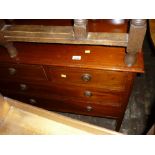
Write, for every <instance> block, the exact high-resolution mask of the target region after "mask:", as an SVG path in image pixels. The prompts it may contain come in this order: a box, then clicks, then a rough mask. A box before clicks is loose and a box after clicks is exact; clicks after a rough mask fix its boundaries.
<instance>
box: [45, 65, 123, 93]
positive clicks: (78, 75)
mask: <svg viewBox="0 0 155 155" xmlns="http://www.w3.org/2000/svg"><path fill="white" fill-rule="evenodd" d="M47 74H48V76H49V80H50V81H51V82H53V83H57V84H60V83H63V84H72V85H86V86H94V87H99V88H104V89H105V90H117V91H123V90H124V86H125V85H124V82H125V77H126V73H122V72H113V71H104V70H93V69H80V70H79V68H73V67H72V68H71V67H55V66H54V67H48V68H47ZM86 74H88V75H89V76H90V77H91V78H90V79H89V80H88V81H85V80H84V79H83V78H84V76H85V75H86ZM64 75H65V77H63V76H64Z"/></svg>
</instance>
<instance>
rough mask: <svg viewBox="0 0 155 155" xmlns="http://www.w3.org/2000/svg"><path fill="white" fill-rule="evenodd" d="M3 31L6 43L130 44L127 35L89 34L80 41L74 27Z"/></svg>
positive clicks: (6, 28)
mask: <svg viewBox="0 0 155 155" xmlns="http://www.w3.org/2000/svg"><path fill="white" fill-rule="evenodd" d="M1 31H2V32H3V35H4V38H5V40H6V41H18V42H37V43H62V44H89V45H90V44H91V45H107V46H122V47H126V46H127V44H128V34H127V33H96V32H88V35H87V37H86V38H83V39H78V38H76V37H75V35H74V30H73V27H72V26H38V25H4V26H3V28H2V29H1Z"/></svg>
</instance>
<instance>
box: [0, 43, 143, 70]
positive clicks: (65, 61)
mask: <svg viewBox="0 0 155 155" xmlns="http://www.w3.org/2000/svg"><path fill="white" fill-rule="evenodd" d="M14 45H15V47H16V49H17V50H18V51H19V52H18V56H17V57H16V59H10V57H9V56H8V55H7V53H6V50H5V49H4V48H2V47H1V48H0V51H1V52H0V60H1V62H9V63H10V62H14V63H17V62H18V63H25V64H44V65H54V66H68V67H80V68H93V69H104V70H113V71H129V72H144V64H143V53H142V52H141V53H138V54H137V62H136V64H134V66H132V67H127V66H126V65H125V64H124V57H125V48H120V47H117V48H116V47H104V46H86V45H83V46H82V45H61V46H60V45H59V44H37V43H14ZM85 50H89V51H90V53H85ZM73 56H81V60H80V61H78V60H72V57H73ZM116 58H117V59H116Z"/></svg>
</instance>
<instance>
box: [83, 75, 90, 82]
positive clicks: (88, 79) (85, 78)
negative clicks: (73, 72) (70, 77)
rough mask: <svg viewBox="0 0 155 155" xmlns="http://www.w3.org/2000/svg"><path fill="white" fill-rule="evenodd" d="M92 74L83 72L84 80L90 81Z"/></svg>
mask: <svg viewBox="0 0 155 155" xmlns="http://www.w3.org/2000/svg"><path fill="white" fill-rule="evenodd" d="M91 78H92V77H91V75H90V74H83V75H82V80H83V81H85V82H88V81H90V80H91Z"/></svg>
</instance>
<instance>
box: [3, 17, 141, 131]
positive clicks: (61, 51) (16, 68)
mask: <svg viewBox="0 0 155 155" xmlns="http://www.w3.org/2000/svg"><path fill="white" fill-rule="evenodd" d="M30 21H32V23H31V22H30ZM30 21H28V20H13V21H11V23H12V25H13V24H19V25H21V26H23V25H25V24H26V25H27V24H28V25H30V26H32V25H35V26H36V25H37V24H38V23H43V25H48V26H56V25H59V26H71V25H73V23H72V21H71V20H62V21H61V20H53V21H52V20H50V21H49V23H48V22H47V21H46V20H43V21H42V20H30ZM9 22H10V21H6V23H7V24H9ZM35 23H36V24H35ZM87 26H88V31H89V32H90V33H91V32H93V33H94V34H95V33H100V32H104V33H107V32H108V33H111V34H112V33H114V32H115V33H116V34H119V33H127V29H128V25H127V21H125V23H124V24H120V25H116V24H113V23H112V21H111V20H88V25H87ZM36 27H37V26H36ZM85 28H86V27H85ZM60 29H61V28H60ZM85 30H86V29H85ZM65 35H66V34H65ZM77 40H80V39H77ZM14 47H15V48H16V49H17V50H18V55H17V56H16V57H15V58H14V59H11V58H10V57H9V56H8V54H7V52H6V49H5V48H3V47H0V72H1V75H0V92H1V93H2V94H3V95H4V96H9V97H12V98H14V99H18V100H21V101H24V102H27V103H29V104H32V105H35V106H38V107H42V108H45V109H47V110H54V111H60V112H71V113H75V114H84V115H90V116H99V117H108V118H114V119H116V120H117V126H116V130H117V131H118V130H119V128H120V126H121V122H122V119H123V117H124V113H125V110H126V106H127V103H128V99H129V96H130V93H131V90H132V85H133V80H134V77H135V75H136V73H143V72H144V63H143V53H142V52H138V53H137V61H136V62H135V64H134V65H133V66H131V67H128V66H127V65H126V64H125V63H124V58H125V50H126V49H125V48H124V47H109V46H94V45H71V44H68V45H67V44H47V43H44V44H42V43H22V42H20V43H19V42H18V43H17V42H14Z"/></svg>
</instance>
